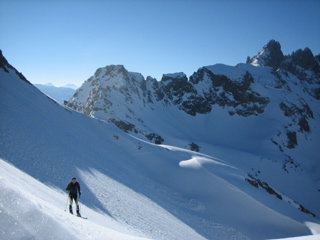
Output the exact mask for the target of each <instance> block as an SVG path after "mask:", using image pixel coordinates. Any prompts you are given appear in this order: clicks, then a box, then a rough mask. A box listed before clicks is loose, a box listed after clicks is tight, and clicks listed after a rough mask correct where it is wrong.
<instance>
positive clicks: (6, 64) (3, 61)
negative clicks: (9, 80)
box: [0, 50, 30, 83]
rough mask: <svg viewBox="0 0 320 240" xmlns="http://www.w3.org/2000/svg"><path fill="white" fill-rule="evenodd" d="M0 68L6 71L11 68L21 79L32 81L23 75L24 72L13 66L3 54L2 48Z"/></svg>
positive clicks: (0, 51)
mask: <svg viewBox="0 0 320 240" xmlns="http://www.w3.org/2000/svg"><path fill="white" fill-rule="evenodd" d="M0 68H2V69H3V70H4V71H5V72H7V73H8V72H9V69H12V70H13V71H14V72H15V73H16V74H17V75H18V76H19V77H20V79H21V80H23V81H26V82H27V83H30V82H29V81H28V80H27V79H26V78H25V77H24V76H23V75H22V73H20V72H18V71H17V70H16V69H15V68H14V67H13V66H11V65H10V64H9V62H8V61H7V59H6V58H5V57H4V56H3V55H2V50H0Z"/></svg>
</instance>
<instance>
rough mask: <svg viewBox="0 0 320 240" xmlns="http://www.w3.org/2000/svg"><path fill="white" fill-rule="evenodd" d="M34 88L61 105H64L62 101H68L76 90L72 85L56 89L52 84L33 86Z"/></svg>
mask: <svg viewBox="0 0 320 240" xmlns="http://www.w3.org/2000/svg"><path fill="white" fill-rule="evenodd" d="M34 86H36V87H37V88H38V89H40V90H41V91H42V92H43V93H45V94H46V95H48V96H50V97H52V98H53V99H55V100H56V101H57V102H59V103H62V104H63V103H64V101H66V100H69V99H70V98H71V97H72V96H73V94H74V93H75V91H76V89H77V88H78V87H77V86H76V85H74V84H66V85H65V86H63V87H56V86H54V85H53V84H52V83H47V84H34Z"/></svg>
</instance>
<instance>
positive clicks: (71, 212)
mask: <svg viewBox="0 0 320 240" xmlns="http://www.w3.org/2000/svg"><path fill="white" fill-rule="evenodd" d="M69 212H70V214H73V211H72V205H71V204H70V205H69Z"/></svg>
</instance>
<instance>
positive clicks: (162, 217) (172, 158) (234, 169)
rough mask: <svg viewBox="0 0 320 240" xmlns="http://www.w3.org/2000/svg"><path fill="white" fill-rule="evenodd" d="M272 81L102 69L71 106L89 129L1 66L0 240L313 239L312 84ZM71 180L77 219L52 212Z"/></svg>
mask: <svg viewBox="0 0 320 240" xmlns="http://www.w3.org/2000/svg"><path fill="white" fill-rule="evenodd" d="M273 71H274V69H271V68H270V67H266V66H264V67H261V66H260V67H256V66H252V65H250V64H240V65H239V66H237V67H230V66H225V65H215V66H208V67H203V68H201V69H199V70H198V71H197V72H196V73H195V74H194V75H193V76H192V78H191V77H190V79H189V80H188V79H187V77H186V76H185V75H184V74H183V73H177V74H166V75H164V76H163V78H162V81H160V82H157V81H156V80H155V79H152V78H150V77H148V78H147V79H146V80H144V78H143V76H142V75H141V74H138V73H131V72H128V71H126V70H125V69H124V67H123V66H108V67H106V68H102V69H98V70H97V72H96V74H95V76H93V77H92V78H90V79H89V80H88V81H86V82H85V83H84V84H83V86H82V87H81V88H80V89H79V90H78V91H77V92H76V94H75V96H74V97H73V99H72V100H71V101H69V105H70V106H73V107H75V108H77V110H78V111H82V112H83V113H86V114H87V115H91V116H93V117H94V118H92V117H88V116H85V115H84V114H81V113H79V112H76V111H73V110H71V109H70V108H68V107H66V106H62V105H60V104H58V103H57V102H55V101H52V99H51V98H48V97H46V96H45V95H44V94H43V93H42V92H40V91H39V90H38V89H37V88H35V87H34V86H33V85H32V84H30V82H28V81H27V80H26V79H25V78H24V77H23V76H22V75H21V74H20V73H19V72H18V71H17V70H15V69H14V68H13V67H12V66H11V65H10V64H9V63H8V62H7V61H6V60H5V58H4V57H3V56H2V54H1V56H0V86H1V87H0V96H1V101H0V104H1V105H0V113H1V114H0V122H1V125H0V130H1V131H0V139H1V141H0V159H2V160H0V164H1V168H0V183H1V184H0V188H1V194H0V211H1V214H0V222H1V226H5V228H4V229H3V230H1V231H0V238H1V239H15V238H41V236H46V238H49V239H50V237H51V239H58V238H59V239H63V238H65V239H69V238H70V237H72V238H75V239H142V238H149V239H270V238H280V237H282V238H283V237H293V236H301V235H308V234H312V233H313V234H320V229H319V219H318V217H319V215H320V210H319V205H318V202H317V199H319V195H320V192H319V191H318V189H320V187H319V178H318V176H319V175H318V173H319V172H317V171H319V157H318V156H317V154H316V153H317V150H316V149H314V148H315V146H316V144H317V143H319V119H318V118H319V110H318V109H319V108H317V106H319V101H318V100H317V99H316V98H315V97H314V96H313V95H312V92H311V91H313V90H312V89H314V88H316V87H317V84H318V83H310V80H308V81H306V82H305V83H304V84H305V88H301V85H302V84H300V83H301V80H300V79H298V78H297V77H296V76H295V75H293V74H292V73H289V72H283V73H282V71H285V70H281V71H280V73H279V76H281V77H282V78H284V79H283V80H286V82H285V83H284V82H282V81H280V80H278V81H277V79H278V78H274V72H273ZM312 73H313V72H311V73H310V74H312ZM225 74H227V75H225ZM286 74H288V75H286ZM308 76H309V75H308ZM214 79H215V80H214ZM213 80H214V81H213ZM289 80H290V81H289ZM292 80H295V81H296V82H291V81H292ZM279 82H281V83H282V85H281V84H280V85H279ZM110 90H112V91H110ZM200 93H201V94H200ZM301 96H303V97H304V98H303V100H302V97H301ZM246 99H247V100H246ZM76 100H77V101H76ZM80 100H81V101H80ZM281 103H284V104H285V105H286V106H289V107H290V108H289V109H291V107H292V106H293V105H294V106H296V107H297V108H292V109H300V108H301V109H305V108H306V107H304V108H302V107H303V104H308V108H310V111H312V113H313V114H312V116H311V115H308V112H309V110H306V111H301V110H297V111H294V110H292V111H289V110H287V108H285V107H281V106H282V105H283V104H281ZM194 104H198V105H197V106H199V107H196V105H194ZM308 108H307V109H308ZM283 109H285V110H287V112H288V113H291V114H287V113H286V111H285V110H283ZM303 114H305V115H303ZM301 116H305V118H306V119H305V121H307V123H308V126H309V130H308V129H307V128H306V127H301V126H300V125H301V124H300V125H299V123H300V122H301V121H300V117H301ZM95 118H100V119H95ZM116 126H118V127H120V128H118V127H116ZM303 126H304V125H303ZM300 127H301V128H302V129H303V130H302V129H301V128H300ZM122 130H125V131H122ZM307 130H308V131H307ZM292 131H294V132H295V135H296V140H297V141H296V142H294V141H293V140H292V139H291V138H292V137H289V136H291V135H290V134H289V135H288V134H287V133H288V132H292ZM274 132H276V135H274ZM292 135H294V134H293V133H292ZM289 140H291V141H289ZM154 143H158V144H154ZM289 143H291V145H290V144H289ZM292 146H293V147H292ZM21 171H23V172H21ZM73 176H77V178H78V181H79V182H80V184H81V186H82V196H81V202H82V208H81V209H82V214H83V215H84V216H87V217H88V219H87V220H84V219H79V218H75V217H74V216H71V215H70V214H69V213H66V212H65V211H64V209H66V200H67V195H66V193H65V192H64V188H65V186H66V184H67V183H68V182H69V181H70V178H71V177H73ZM12 206H14V207H12ZM84 221H85V223H84ZM310 239H311V238H310Z"/></svg>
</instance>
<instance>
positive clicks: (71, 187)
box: [66, 182, 80, 196]
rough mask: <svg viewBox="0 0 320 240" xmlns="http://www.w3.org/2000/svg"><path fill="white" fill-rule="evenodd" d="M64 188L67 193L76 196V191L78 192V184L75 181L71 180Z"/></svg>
mask: <svg viewBox="0 0 320 240" xmlns="http://www.w3.org/2000/svg"><path fill="white" fill-rule="evenodd" d="M66 190H67V191H69V195H70V196H71V195H73V196H77V193H79V194H80V184H79V183H78V182H76V183H75V184H73V182H69V184H68V185H67V187H66Z"/></svg>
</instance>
